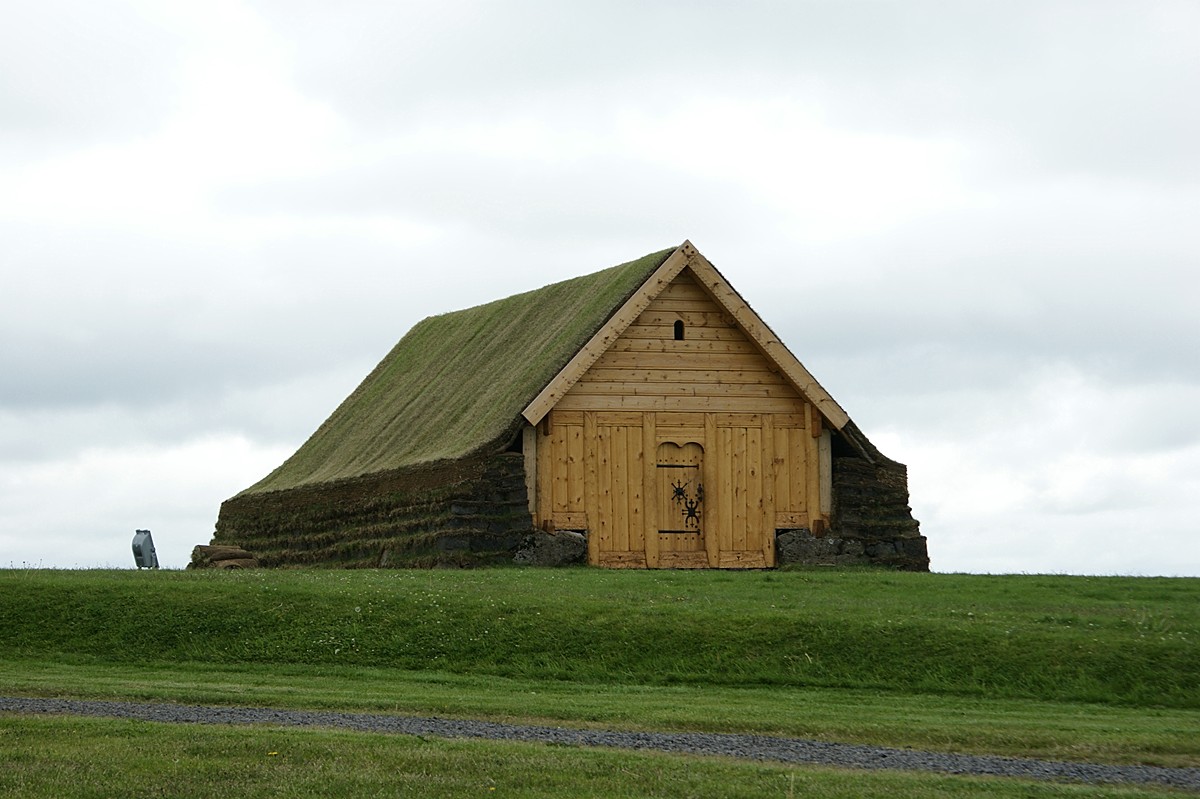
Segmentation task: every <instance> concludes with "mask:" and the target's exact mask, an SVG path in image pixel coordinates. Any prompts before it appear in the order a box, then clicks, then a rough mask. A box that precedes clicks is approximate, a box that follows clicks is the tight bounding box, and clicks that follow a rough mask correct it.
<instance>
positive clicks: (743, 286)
mask: <svg viewBox="0 0 1200 799" xmlns="http://www.w3.org/2000/svg"><path fill="white" fill-rule="evenodd" d="M4 18H5V19H4V24H3V25H2V26H0V567H10V566H17V567H20V566H25V565H30V566H44V567H51V566H55V567H95V566H120V567H132V565H133V561H132V555H131V552H130V541H131V540H132V537H133V533H134V530H135V529H138V528H148V529H150V530H152V531H153V535H154V540H155V543H156V544H157V547H158V553H159V557H160V560H161V561H162V564H163V565H164V566H166V567H171V568H181V567H183V566H184V565H185V564H186V563H187V561H188V557H189V554H190V552H191V548H192V547H193V546H194V545H195V544H198V543H207V542H208V540H209V538H210V537H211V535H212V532H213V525H214V522H215V520H216V517H217V511H218V508H219V506H220V503H221V502H222V500H224V499H226V498H228V497H230V496H232V495H233V494H235V493H237V492H238V491H240V490H241V489H243V488H245V487H246V486H248V485H250V484H251V483H253V482H255V481H256V480H258V479H259V478H261V477H262V476H264V475H265V474H266V473H267V472H268V471H270V470H271V469H272V468H274V467H275V466H276V465H278V464H279V463H280V462H281V461H282V460H283V459H284V458H285V457H286V456H287V455H289V454H290V453H291V452H293V451H294V450H295V449H296V447H297V446H299V445H300V444H301V443H302V442H303V441H304V440H305V439H306V438H307V437H308V435H309V434H310V433H311V432H312V431H313V430H315V429H316V427H317V425H319V424H320V422H321V421H323V420H324V419H325V417H326V416H327V415H328V414H329V413H330V412H331V411H332V410H333V409H334V407H335V406H336V405H337V404H338V403H339V402H340V401H341V400H342V399H343V398H344V397H345V396H346V395H347V394H348V393H349V392H350V391H351V390H352V389H353V388H354V387H355V385H357V383H358V382H359V381H360V380H361V379H362V378H363V377H364V376H365V375H366V374H367V372H368V371H370V369H371V368H372V367H373V366H374V365H375V363H376V362H378V361H379V359H381V358H382V357H383V355H384V354H386V352H387V351H388V350H389V349H390V348H391V346H392V345H393V344H394V343H395V342H396V341H397V340H399V338H400V337H401V336H403V334H404V333H405V332H406V331H407V330H408V329H409V327H411V326H412V325H413V324H414V323H415V322H417V321H418V320H420V319H421V318H423V317H425V316H428V315H430V314H434V313H441V312H444V311H449V310H454V309H458V308H463V307H467V306H470V305H475V304H478V303H481V302H486V301H488V300H491V299H496V298H499V297H502V296H507V295H509V294H512V293H516V292H518V291H523V290H527V289H531V288H536V287H538V286H541V285H545V284H547V283H552V282H556V281H558V280H562V279H566V278H569V277H573V276H575V275H579V274H583V273H586V272H591V271H595V270H596V269H600V268H603V267H606V266H610V265H612V264H616V263H620V262H623V261H626V260H629V259H632V258H635V257H637V256H640V255H643V254H645V253H647V252H651V251H654V250H659V249H663V248H665V247H670V246H673V245H676V244H678V243H680V242H681V241H683V240H684V239H685V238H686V239H690V240H691V241H692V242H694V243H695V244H696V246H697V247H698V248H699V249H700V251H701V252H703V253H704V254H705V255H706V256H707V257H708V258H709V259H710V260H711V261H713V262H714V263H715V264H716V266H717V267H718V268H719V269H720V270H721V271H722V272H723V273H724V274H725V276H726V277H727V278H728V279H729V280H730V281H731V282H732V284H733V285H734V286H735V287H736V288H738V289H739V291H740V292H741V293H742V295H743V296H744V297H745V298H746V299H747V300H748V301H749V302H750V304H751V305H753V306H754V307H755V309H756V310H757V311H758V312H759V314H760V315H761V316H762V317H763V318H764V319H765V320H766V321H767V322H768V323H769V324H770V325H771V326H772V327H773V328H774V329H775V330H776V332H777V333H779V334H780V336H781V337H782V338H783V339H784V342H785V343H786V344H787V345H788V346H789V347H790V348H791V349H792V351H793V352H794V353H795V354H796V355H797V357H799V358H800V360H801V361H803V362H804V364H805V365H806V366H807V367H808V369H809V370H810V371H811V372H812V373H813V374H814V375H815V376H816V377H817V379H818V380H819V381H821V383H822V384H823V385H824V386H825V388H826V389H828V390H829V392H830V393H831V394H832V395H833V396H834V397H835V398H837V399H838V401H839V402H840V403H841V404H842V406H843V407H844V408H845V409H846V410H847V411H848V412H849V414H850V415H851V417H853V418H854V419H855V421H856V422H857V423H858V425H859V427H861V428H862V429H863V430H864V431H865V432H866V433H867V435H868V436H870V437H871V439H872V440H873V441H874V442H875V443H876V445H878V446H879V447H880V449H882V450H883V451H884V452H885V453H887V454H888V455H889V456H891V457H893V458H895V459H896V460H900V461H903V462H905V463H907V464H908V466H909V485H910V489H911V493H912V506H913V510H914V515H915V516H916V517H917V518H918V519H919V520H920V521H921V529H922V532H923V533H924V534H925V535H926V536H928V539H929V552H930V556H931V560H932V567H933V569H934V570H936V571H956V572H957V571H967V572H1066V573H1075V574H1146V575H1200V540H1198V535H1197V534H1198V532H1200V523H1198V521H1197V520H1198V519H1200V414H1198V413H1197V409H1198V408H1200V321H1197V320H1198V317H1200V315H1198V314H1197V313H1196V306H1197V305H1198V304H1200V224H1198V221H1200V148H1198V145H1197V143H1198V142H1200V102H1198V101H1197V98H1200V4H1197V3H1195V2H1177V3H1172V2H1153V1H1148V0H1138V1H1137V2H1128V3H1106V2H1097V1H1096V0H1087V1H1086V2H1079V3H1070V2H1045V1H1042V2H1019V1H1018V0H1003V2H960V1H959V0H946V1H945V2H797V1H795V0H793V1H792V2H775V3H755V2H746V1H745V0H739V2H737V3H733V2H729V3H718V2H698V1H693V2H657V3H656V2H648V1H647V0H642V1H641V2H621V1H620V0H606V2H595V3H592V2H506V3H499V2H496V3H482V2H481V3H470V2H464V3H459V2H451V1H450V0H436V1H435V2H386V3H384V2H378V3H376V2H346V1H345V0H343V2H338V3H323V2H302V1H301V0H274V1H273V2H271V1H269V2H236V1H233V0H204V1H203V2H184V1H182V0H175V1H174V2H84V1H83V0H38V2H36V3H34V2H29V3H14V4H10V5H9V6H6V9H5V13H4Z"/></svg>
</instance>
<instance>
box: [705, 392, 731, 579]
mask: <svg viewBox="0 0 1200 799" xmlns="http://www.w3.org/2000/svg"><path fill="white" fill-rule="evenodd" d="M704 447H705V453H704V465H703V469H704V471H703V474H704V486H705V488H704V514H705V516H707V517H708V518H707V519H706V520H703V522H702V523H703V524H704V525H705V527H704V548H705V550H707V552H708V565H709V567H710V568H714V569H715V568H716V567H717V564H718V563H720V560H721V554H720V538H721V519H720V516H721V508H722V507H723V506H724V505H725V504H726V503H725V501H724V499H722V497H721V495H720V493H719V489H718V490H714V489H716V488H717V486H718V484H719V483H720V477H719V475H718V472H719V470H718V468H717V464H718V463H719V462H720V458H721V455H720V453H721V447H720V441H719V440H718V435H717V415H716V414H715V413H706V414H704Z"/></svg>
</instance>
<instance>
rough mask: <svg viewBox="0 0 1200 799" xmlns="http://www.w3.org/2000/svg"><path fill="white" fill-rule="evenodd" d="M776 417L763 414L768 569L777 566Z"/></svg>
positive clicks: (764, 541)
mask: <svg viewBox="0 0 1200 799" xmlns="http://www.w3.org/2000/svg"><path fill="white" fill-rule="evenodd" d="M774 420H775V417H774V416H772V415H771V414H766V415H764V416H763V426H762V463H763V473H762V487H763V496H762V515H761V517H760V521H759V524H760V525H761V529H762V551H763V561H764V562H765V564H766V566H767V568H768V569H773V568H775V484H776V483H775V469H776V468H777V467H778V463H776V461H775V421H774Z"/></svg>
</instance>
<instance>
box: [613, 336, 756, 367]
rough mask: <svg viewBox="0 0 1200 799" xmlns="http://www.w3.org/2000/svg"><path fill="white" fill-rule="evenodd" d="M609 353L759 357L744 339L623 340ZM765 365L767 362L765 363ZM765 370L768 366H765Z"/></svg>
mask: <svg viewBox="0 0 1200 799" xmlns="http://www.w3.org/2000/svg"><path fill="white" fill-rule="evenodd" d="M609 352H676V353H678V352H713V353H718V354H725V355H741V354H745V355H759V354H760V353H759V350H758V348H757V347H756V346H755V345H754V344H753V342H750V341H746V340H744V339H742V340H739V341H732V340H722V341H713V340H704V339H695V338H693V339H684V340H683V341H675V340H673V339H672V340H665V339H656V338H622V339H618V340H616V341H614V342H613V345H612V346H611V347H609ZM764 363H765V362H764ZM763 368H764V369H765V368H766V366H765V365H764V367H763Z"/></svg>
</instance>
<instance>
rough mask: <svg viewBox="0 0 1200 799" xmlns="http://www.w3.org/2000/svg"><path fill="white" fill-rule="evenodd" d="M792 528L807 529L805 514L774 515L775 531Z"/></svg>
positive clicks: (806, 515) (806, 516)
mask: <svg viewBox="0 0 1200 799" xmlns="http://www.w3.org/2000/svg"><path fill="white" fill-rule="evenodd" d="M794 527H808V514H807V513H776V514H775V529H777V530H787V529H790V528H794Z"/></svg>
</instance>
